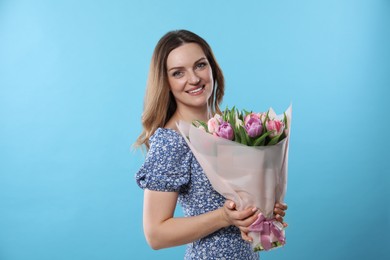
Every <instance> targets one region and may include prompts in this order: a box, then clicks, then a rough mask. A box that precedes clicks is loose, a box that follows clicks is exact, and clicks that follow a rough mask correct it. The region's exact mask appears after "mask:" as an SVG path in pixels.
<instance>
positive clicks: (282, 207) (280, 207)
mask: <svg viewBox="0 0 390 260" xmlns="http://www.w3.org/2000/svg"><path fill="white" fill-rule="evenodd" d="M286 210H287V205H286V204H284V203H280V202H276V203H275V208H274V215H275V219H276V220H277V221H279V222H280V223H282V224H283V226H284V227H287V226H288V224H287V223H285V222H283V217H284V216H285V215H286V212H285V211H286Z"/></svg>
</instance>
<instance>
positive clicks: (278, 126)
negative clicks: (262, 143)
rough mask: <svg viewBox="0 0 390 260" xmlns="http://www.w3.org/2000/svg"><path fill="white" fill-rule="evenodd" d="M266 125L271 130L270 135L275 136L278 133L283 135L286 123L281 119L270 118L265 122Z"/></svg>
mask: <svg viewBox="0 0 390 260" xmlns="http://www.w3.org/2000/svg"><path fill="white" fill-rule="evenodd" d="M265 127H266V128H267V131H269V132H271V133H270V135H269V137H271V138H272V137H275V136H278V135H281V134H282V133H283V131H284V128H285V127H284V123H283V121H280V120H268V121H267V122H266V123H265Z"/></svg>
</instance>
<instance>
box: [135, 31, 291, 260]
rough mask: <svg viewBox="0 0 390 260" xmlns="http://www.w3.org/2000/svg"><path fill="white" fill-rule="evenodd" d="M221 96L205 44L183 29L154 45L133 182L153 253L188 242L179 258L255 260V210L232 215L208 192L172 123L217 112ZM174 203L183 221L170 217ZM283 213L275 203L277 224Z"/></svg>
mask: <svg viewBox="0 0 390 260" xmlns="http://www.w3.org/2000/svg"><path fill="white" fill-rule="evenodd" d="M223 94H224V77H223V74H222V71H221V69H220V67H219V65H218V63H217V61H216V60H215V58H214V55H213V52H212V50H211V48H210V46H209V45H208V44H207V42H206V41H205V40H203V39H202V38H201V37H199V36H198V35H196V34H194V33H192V32H189V31H186V30H179V31H172V32H168V33H167V34H166V35H164V36H163V37H162V38H161V39H160V41H159V42H158V44H157V46H156V48H155V50H154V53H153V57H152V62H151V66H150V72H149V78H148V83H147V91H146V96H145V103H144V112H143V115H142V124H143V132H142V133H141V135H140V136H139V138H138V139H137V143H136V144H137V145H139V146H141V145H145V146H146V147H147V149H148V153H147V156H146V159H145V162H144V164H143V165H142V167H141V169H140V170H139V172H138V173H137V174H136V179H137V183H138V185H139V186H140V187H141V188H143V189H144V213H143V222H144V232H145V237H146V239H147V241H148V243H149V245H150V246H151V247H152V248H153V249H160V248H166V247H172V246H177V245H183V244H188V246H187V250H186V254H185V259H258V258H259V257H258V254H257V253H254V252H252V249H251V246H250V243H248V241H251V238H250V237H249V236H248V235H247V233H248V227H249V226H250V225H251V224H252V223H253V222H254V221H255V220H256V218H257V211H258V210H257V209H256V208H248V209H245V210H242V211H238V210H236V209H235V205H234V202H232V201H229V200H225V199H224V197H222V196H221V195H220V194H219V193H217V192H216V191H215V190H214V189H213V188H212V186H211V184H210V182H209V181H208V179H207V177H206V176H205V174H204V172H203V170H202V168H201V167H200V165H199V163H198V162H197V160H196V158H195V157H194V155H193V154H192V152H191V150H190V149H189V147H188V146H187V145H186V143H185V140H184V139H183V137H182V136H181V135H180V134H179V133H178V132H177V128H176V124H175V122H176V121H178V120H184V121H187V122H192V121H193V120H196V119H197V120H203V121H207V120H208V119H209V118H210V117H211V116H212V115H213V114H214V113H216V112H218V113H220V112H221V111H220V108H219V105H220V103H221V102H222V98H223ZM177 201H179V203H180V204H181V205H182V207H183V210H184V214H185V217H174V210H175V207H176V203H177ZM286 209H287V207H286V206H285V205H283V204H279V203H276V204H275V209H274V212H275V215H276V218H277V220H278V221H280V222H282V223H283V217H284V215H285V212H284V211H285V210H286ZM285 225H286V224H285Z"/></svg>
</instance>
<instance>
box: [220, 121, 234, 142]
mask: <svg viewBox="0 0 390 260" xmlns="http://www.w3.org/2000/svg"><path fill="white" fill-rule="evenodd" d="M217 134H218V136H219V137H222V138H225V139H228V140H233V138H234V131H233V128H232V126H231V125H230V124H229V123H228V122H223V123H222V124H221V125H220V126H219V128H218V133H217Z"/></svg>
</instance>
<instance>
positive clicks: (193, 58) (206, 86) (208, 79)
mask: <svg viewBox="0 0 390 260" xmlns="http://www.w3.org/2000/svg"><path fill="white" fill-rule="evenodd" d="M167 74H168V82H169V85H170V88H171V91H172V94H173V96H174V97H175V99H176V103H177V108H178V109H182V108H204V107H205V106H207V101H208V100H209V98H210V97H211V95H212V93H213V86H214V81H213V76H212V70H211V67H210V64H209V61H208V60H207V58H206V55H205V54H204V52H203V50H202V48H201V47H200V46H199V45H198V44H196V43H186V44H184V45H181V46H180V47H178V48H176V49H174V50H172V51H171V52H170V53H169V55H168V57H167Z"/></svg>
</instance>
